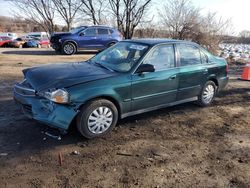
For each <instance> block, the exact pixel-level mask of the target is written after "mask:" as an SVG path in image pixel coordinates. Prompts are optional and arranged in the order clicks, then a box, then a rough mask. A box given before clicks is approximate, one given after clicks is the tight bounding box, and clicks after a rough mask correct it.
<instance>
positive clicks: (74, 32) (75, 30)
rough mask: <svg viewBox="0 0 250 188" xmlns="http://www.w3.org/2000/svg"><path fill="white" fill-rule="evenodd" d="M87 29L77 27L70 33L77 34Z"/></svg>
mask: <svg viewBox="0 0 250 188" xmlns="http://www.w3.org/2000/svg"><path fill="white" fill-rule="evenodd" d="M86 28H87V27H77V28H75V29H71V30H70V31H69V32H70V33H72V34H76V33H78V32H79V31H82V30H84V29H86Z"/></svg>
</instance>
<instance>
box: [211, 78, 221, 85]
mask: <svg viewBox="0 0 250 188" xmlns="http://www.w3.org/2000/svg"><path fill="white" fill-rule="evenodd" d="M209 80H210V81H213V82H214V83H215V85H216V86H217V87H218V86H219V83H218V80H217V79H216V78H210V79H209Z"/></svg>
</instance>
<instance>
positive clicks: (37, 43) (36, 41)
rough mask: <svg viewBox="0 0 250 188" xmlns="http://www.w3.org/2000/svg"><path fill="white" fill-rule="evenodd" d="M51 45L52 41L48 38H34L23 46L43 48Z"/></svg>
mask: <svg viewBox="0 0 250 188" xmlns="http://www.w3.org/2000/svg"><path fill="white" fill-rule="evenodd" d="M42 47H47V48H49V47H50V41H49V39H48V38H42V39H40V38H32V39H30V40H29V41H27V42H25V43H24V44H23V48H42Z"/></svg>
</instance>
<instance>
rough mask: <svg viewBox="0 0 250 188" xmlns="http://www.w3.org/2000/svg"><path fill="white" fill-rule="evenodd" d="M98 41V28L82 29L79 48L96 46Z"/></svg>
mask: <svg viewBox="0 0 250 188" xmlns="http://www.w3.org/2000/svg"><path fill="white" fill-rule="evenodd" d="M97 43H98V40H97V30H96V28H93V27H90V28H87V29H85V30H84V31H82V32H81V33H80V34H79V36H78V47H79V48H94V47H95V46H96V45H97Z"/></svg>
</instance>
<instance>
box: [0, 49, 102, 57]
mask: <svg viewBox="0 0 250 188" xmlns="http://www.w3.org/2000/svg"><path fill="white" fill-rule="evenodd" d="M97 53H98V52H97V51H79V52H77V53H76V54H74V55H94V54H97ZM2 54H9V55H39V56H48V55H63V54H60V53H57V52H55V51H54V50H51V49H48V50H37V49H36V50H32V49H31V50H23V49H20V50H9V51H8V50H6V51H3V52H2ZM65 56H66V55H65Z"/></svg>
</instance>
